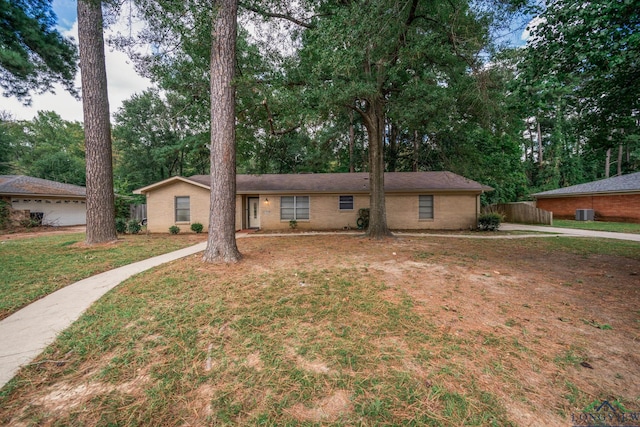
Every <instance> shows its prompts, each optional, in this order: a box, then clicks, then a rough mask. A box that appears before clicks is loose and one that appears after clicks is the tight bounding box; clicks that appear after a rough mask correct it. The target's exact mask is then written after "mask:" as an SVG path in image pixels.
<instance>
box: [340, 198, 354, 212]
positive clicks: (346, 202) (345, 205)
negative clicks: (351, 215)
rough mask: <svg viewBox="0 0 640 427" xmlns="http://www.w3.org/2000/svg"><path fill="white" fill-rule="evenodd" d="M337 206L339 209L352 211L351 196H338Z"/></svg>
mask: <svg viewBox="0 0 640 427" xmlns="http://www.w3.org/2000/svg"><path fill="white" fill-rule="evenodd" d="M339 207H340V210H341V211H352V210H353V196H340V202H339Z"/></svg>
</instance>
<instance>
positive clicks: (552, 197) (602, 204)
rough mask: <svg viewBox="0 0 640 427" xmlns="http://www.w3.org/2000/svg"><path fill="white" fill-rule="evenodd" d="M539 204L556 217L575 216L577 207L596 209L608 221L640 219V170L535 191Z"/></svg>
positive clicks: (537, 204) (570, 217)
mask: <svg viewBox="0 0 640 427" xmlns="http://www.w3.org/2000/svg"><path fill="white" fill-rule="evenodd" d="M533 197H535V199H536V207H538V208H540V209H544V210H546V211H551V212H553V217H554V218H555V219H575V217H576V210H578V209H593V210H594V211H595V216H596V218H597V219H599V220H604V221H622V222H640V172H636V173H632V174H628V175H621V176H614V177H613V178H607V179H602V180H600V181H593V182H587V183H585V184H579V185H573V186H571V187H565V188H560V189H557V190H551V191H544V192H542V193H536V194H533Z"/></svg>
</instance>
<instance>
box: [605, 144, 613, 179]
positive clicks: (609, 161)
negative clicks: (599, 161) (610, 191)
mask: <svg viewBox="0 0 640 427" xmlns="http://www.w3.org/2000/svg"><path fill="white" fill-rule="evenodd" d="M610 168H611V148H607V157H606V159H605V163H604V177H605V178H609V170H610Z"/></svg>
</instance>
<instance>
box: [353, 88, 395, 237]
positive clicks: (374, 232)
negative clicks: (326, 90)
mask: <svg viewBox="0 0 640 427" xmlns="http://www.w3.org/2000/svg"><path fill="white" fill-rule="evenodd" d="M361 114H362V118H363V119H364V124H365V128H366V129H367V136H368V139H369V191H370V202H369V228H368V230H367V235H368V236H369V237H372V238H374V239H382V238H384V237H388V236H391V235H392V234H391V231H390V230H389V228H388V227H387V211H386V205H385V193H384V154H383V153H384V144H383V136H384V101H383V100H382V99H381V98H380V97H374V98H371V99H369V100H367V108H366V110H365V111H363V112H362V113H361Z"/></svg>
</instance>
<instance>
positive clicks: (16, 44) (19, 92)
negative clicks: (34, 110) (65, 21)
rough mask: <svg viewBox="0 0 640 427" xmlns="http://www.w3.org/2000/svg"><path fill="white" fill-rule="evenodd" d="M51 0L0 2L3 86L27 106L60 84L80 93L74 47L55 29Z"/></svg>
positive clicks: (5, 92)
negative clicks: (39, 94) (33, 94)
mask: <svg viewBox="0 0 640 427" xmlns="http://www.w3.org/2000/svg"><path fill="white" fill-rule="evenodd" d="M51 4H52V0H0V22H2V26H0V86H1V87H2V89H3V91H4V95H5V96H15V97H17V98H18V99H20V100H22V101H23V102H25V103H27V104H28V103H29V102H30V99H31V98H30V96H31V94H32V93H34V92H35V93H39V92H46V91H49V90H52V88H53V85H54V84H55V83H60V84H61V85H62V86H63V87H64V88H65V89H66V90H68V91H69V92H70V93H72V94H74V95H75V94H77V91H76V89H75V87H74V80H75V76H76V71H77V59H78V56H77V49H76V47H75V44H74V43H73V42H72V41H71V40H69V39H67V38H65V37H63V36H62V35H61V34H60V32H58V31H57V30H56V29H55V23H56V16H55V14H54V13H53V10H52V7H51Z"/></svg>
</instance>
